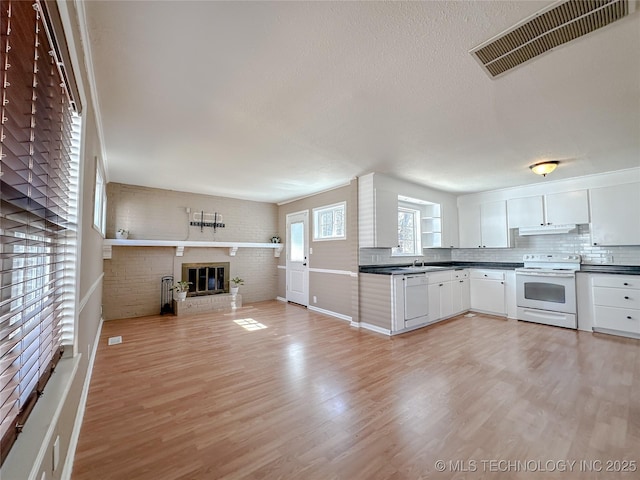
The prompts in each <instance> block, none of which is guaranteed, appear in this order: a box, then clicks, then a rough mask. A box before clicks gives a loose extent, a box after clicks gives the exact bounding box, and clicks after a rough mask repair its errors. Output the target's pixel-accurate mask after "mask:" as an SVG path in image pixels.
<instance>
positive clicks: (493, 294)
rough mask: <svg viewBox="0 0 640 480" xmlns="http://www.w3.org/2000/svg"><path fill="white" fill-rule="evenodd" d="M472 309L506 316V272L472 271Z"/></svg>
mask: <svg viewBox="0 0 640 480" xmlns="http://www.w3.org/2000/svg"><path fill="white" fill-rule="evenodd" d="M471 309H472V310H478V311H480V312H485V313H491V314H494V315H502V316H504V315H506V301H505V286H504V272H502V271H496V270H493V271H492V270H488V271H485V270H471Z"/></svg>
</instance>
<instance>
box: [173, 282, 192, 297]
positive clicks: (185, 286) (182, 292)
mask: <svg viewBox="0 0 640 480" xmlns="http://www.w3.org/2000/svg"><path fill="white" fill-rule="evenodd" d="M189 285H191V282H185V281H184V280H180V281H179V282H176V283H174V284H173V286H172V287H171V290H173V291H174V292H176V293H177V294H178V301H179V302H184V301H185V300H186V298H187V293H188V292H189Z"/></svg>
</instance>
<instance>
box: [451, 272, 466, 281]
mask: <svg viewBox="0 0 640 480" xmlns="http://www.w3.org/2000/svg"><path fill="white" fill-rule="evenodd" d="M453 278H454V279H458V280H460V279H463V278H469V270H454V271H453Z"/></svg>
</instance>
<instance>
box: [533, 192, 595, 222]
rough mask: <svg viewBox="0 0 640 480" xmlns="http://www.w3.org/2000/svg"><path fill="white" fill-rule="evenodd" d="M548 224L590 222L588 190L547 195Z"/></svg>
mask: <svg viewBox="0 0 640 480" xmlns="http://www.w3.org/2000/svg"><path fill="white" fill-rule="evenodd" d="M544 199H545V207H546V217H545V218H546V223H547V225H567V224H573V223H577V224H580V223H589V196H588V195H587V191H586V190H576V191H573V192H561V193H552V194H549V195H545V197H544Z"/></svg>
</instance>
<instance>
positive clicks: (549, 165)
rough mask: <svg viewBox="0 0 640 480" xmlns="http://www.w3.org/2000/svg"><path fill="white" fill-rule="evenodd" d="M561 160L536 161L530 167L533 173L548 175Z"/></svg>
mask: <svg viewBox="0 0 640 480" xmlns="http://www.w3.org/2000/svg"><path fill="white" fill-rule="evenodd" d="M559 163H560V162H557V161H555V160H554V161H551V162H541V163H536V164H535V165H531V166H530V167H529V168H530V169H531V171H532V172H533V173H537V174H538V175H542V176H543V177H546V176H547V174H548V173H551V172H553V171H554V170H555V169H556V167H557V166H558V164H559Z"/></svg>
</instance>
